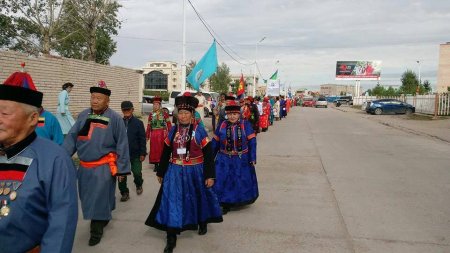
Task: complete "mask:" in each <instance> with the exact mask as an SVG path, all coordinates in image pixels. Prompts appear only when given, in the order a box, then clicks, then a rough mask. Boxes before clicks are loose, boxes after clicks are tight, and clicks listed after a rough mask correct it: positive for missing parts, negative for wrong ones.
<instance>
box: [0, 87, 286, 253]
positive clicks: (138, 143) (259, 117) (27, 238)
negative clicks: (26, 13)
mask: <svg viewBox="0 0 450 253" xmlns="http://www.w3.org/2000/svg"><path fill="white" fill-rule="evenodd" d="M30 79H31V78H30ZM11 80H12V79H11ZM11 80H10V79H7V80H6V81H5V82H4V84H3V85H0V245H2V247H1V248H0V253H2V252H11V253H15V252H71V249H72V246H73V239H74V235H75V228H76V225H77V216H78V214H77V213H78V204H77V203H78V198H77V196H76V195H77V192H78V195H79V199H80V202H81V210H82V212H83V218H84V219H85V220H90V238H89V242H88V244H89V245H90V246H94V245H97V244H98V243H100V241H101V239H102V237H103V231H104V228H105V227H106V226H107V225H108V223H109V221H110V220H111V219H112V210H114V209H115V206H116V202H115V200H116V199H115V191H116V184H117V182H118V184H119V191H120V193H121V198H120V200H121V201H127V200H128V199H129V198H130V194H129V191H130V190H129V188H128V186H127V175H130V174H133V178H134V184H135V186H136V193H137V195H141V194H142V192H143V191H144V189H143V181H144V178H143V176H142V162H143V161H144V160H145V157H146V156H147V155H148V156H149V163H150V164H154V170H155V172H156V178H157V181H158V182H159V183H160V189H159V192H158V194H157V195H156V200H155V202H154V206H153V208H152V209H151V211H150V214H149V215H148V217H147V219H146V220H145V224H146V225H148V226H151V227H154V228H156V229H159V230H163V231H165V232H166V238H167V240H166V246H165V248H164V252H166V253H168V252H173V250H174V248H175V247H176V240H177V235H179V234H180V233H181V232H182V231H185V230H196V231H197V232H198V234H199V235H205V234H206V233H207V231H208V224H209V223H220V222H222V221H223V215H224V214H226V213H227V212H229V211H230V210H233V209H234V208H236V207H239V206H243V205H248V204H252V203H254V202H255V201H256V199H257V198H258V196H259V191H258V182H257V177H256V170H255V166H256V163H257V158H256V147H257V141H256V134H257V133H258V132H259V129H260V128H262V131H267V129H268V127H269V125H270V124H273V118H276V115H277V113H276V112H275V110H273V109H274V108H275V107H276V104H277V103H276V102H274V105H273V106H272V105H271V104H270V103H271V99H267V98H264V99H263V103H262V104H261V106H259V105H258V102H254V101H252V99H251V98H250V97H249V98H246V99H245V100H244V101H243V103H242V104H240V103H239V101H238V100H237V99H236V98H235V97H233V96H224V97H223V100H221V103H220V104H219V105H218V107H217V108H220V111H219V114H220V117H219V114H217V116H218V117H217V118H218V119H219V121H218V122H216V123H217V124H215V127H214V129H213V133H211V134H210V135H209V134H208V131H207V129H206V128H205V127H204V123H203V122H202V119H201V118H198V117H195V114H196V113H195V111H196V109H197V108H198V105H199V100H198V99H197V98H196V97H194V96H192V95H191V94H189V93H186V94H183V95H182V96H179V97H177V98H176V99H175V106H176V108H177V116H176V118H177V123H176V124H173V125H172V123H171V121H170V118H169V115H168V114H167V113H166V112H164V111H163V110H162V109H161V106H160V105H161V99H160V98H158V97H157V98H155V100H154V110H153V112H152V113H151V114H150V115H149V118H148V125H147V129H145V128H144V124H143V122H142V121H141V120H139V119H138V118H136V117H135V116H134V115H133V111H134V106H133V103H132V102H131V101H123V102H122V103H121V110H122V115H120V114H119V113H117V112H115V111H114V110H112V109H111V108H109V102H110V99H109V98H110V95H111V90H109V89H108V87H107V86H106V83H105V82H103V81H100V82H99V83H98V84H97V85H95V86H92V87H90V89H89V92H90V93H91V97H90V106H89V107H88V108H87V109H86V110H84V111H82V112H81V113H80V114H79V115H78V117H77V119H76V121H75V120H74V119H73V118H72V116H71V114H70V111H69V101H70V100H69V93H70V92H71V90H72V88H73V87H74V85H73V84H71V83H66V84H64V85H63V90H62V92H61V93H60V95H59V99H58V103H59V104H58V109H57V113H56V116H53V115H52V114H51V113H48V115H50V116H48V117H50V118H51V117H53V118H51V119H52V120H50V118H48V117H47V116H45V115H43V112H44V111H45V110H44V109H43V108H42V99H43V94H42V93H41V92H39V91H37V89H36V87H35V86H34V84H33V86H30V85H24V84H23V83H22V82H16V81H11ZM14 80H16V79H14ZM17 80H19V79H17ZM256 101H259V99H258V98H257V99H256ZM259 107H261V110H260V108H259ZM279 111H280V112H279V114H278V115H283V107H282V106H281V105H280V109H279ZM271 118H272V121H271ZM54 125H56V126H59V131H57V130H54V129H58V127H54ZM37 128H42V129H44V130H45V131H42V132H43V133H44V134H42V133H41V134H39V136H40V137H38V135H37V134H36V133H38V132H39V131H38V130H37ZM53 132H58V135H59V136H61V135H62V136H63V138H62V139H63V142H62V141H61V137H58V138H53V137H52V136H53V135H52V133H53ZM47 139H49V140H47ZM148 142H149V144H150V145H149V146H150V150H149V153H147V149H146V144H147V143H148ZM75 153H76V154H77V157H78V159H79V165H78V168H75V166H74V164H73V162H72V161H71V159H70V157H71V156H73V155H74V154H75ZM77 186H78V189H77ZM144 218H145V217H144Z"/></svg>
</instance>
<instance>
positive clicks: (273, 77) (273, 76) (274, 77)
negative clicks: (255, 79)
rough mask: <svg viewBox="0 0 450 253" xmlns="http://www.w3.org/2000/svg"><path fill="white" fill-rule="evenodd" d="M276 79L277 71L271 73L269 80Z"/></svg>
mask: <svg viewBox="0 0 450 253" xmlns="http://www.w3.org/2000/svg"><path fill="white" fill-rule="evenodd" d="M277 79H278V69H277V71H275V73H273V75H272V76H271V77H270V80H277Z"/></svg>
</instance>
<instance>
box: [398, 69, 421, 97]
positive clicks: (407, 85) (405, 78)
mask: <svg viewBox="0 0 450 253" xmlns="http://www.w3.org/2000/svg"><path fill="white" fill-rule="evenodd" d="M400 80H401V81H402V86H401V87H400V90H401V92H403V93H404V94H416V91H417V87H418V86H419V80H418V79H417V76H416V73H414V72H413V71H412V70H406V71H405V72H404V73H403V75H402V78H401V79H400Z"/></svg>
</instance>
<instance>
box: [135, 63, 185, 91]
mask: <svg viewBox="0 0 450 253" xmlns="http://www.w3.org/2000/svg"><path fill="white" fill-rule="evenodd" d="M142 71H143V75H144V89H146V90H158V91H168V92H170V91H172V90H180V89H181V69H180V68H178V64H177V63H176V62H171V61H161V62H147V64H146V65H145V67H143V68H142Z"/></svg>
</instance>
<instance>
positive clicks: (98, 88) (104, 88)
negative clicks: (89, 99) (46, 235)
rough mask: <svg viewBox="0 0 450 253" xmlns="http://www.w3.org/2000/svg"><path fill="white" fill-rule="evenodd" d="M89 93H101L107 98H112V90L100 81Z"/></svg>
mask: <svg viewBox="0 0 450 253" xmlns="http://www.w3.org/2000/svg"><path fill="white" fill-rule="evenodd" d="M89 91H90V92H91V93H101V94H104V95H106V96H108V97H109V96H111V90H109V89H108V87H107V86H106V83H105V81H103V80H102V81H99V82H98V84H97V86H92V87H91V88H90V89H89Z"/></svg>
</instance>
